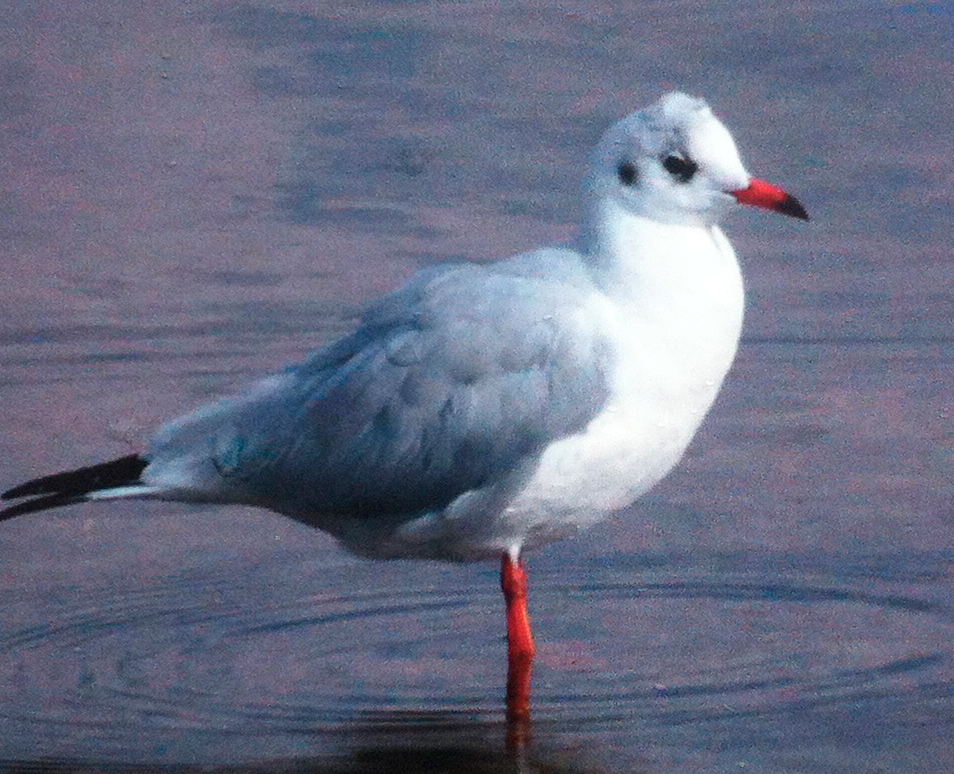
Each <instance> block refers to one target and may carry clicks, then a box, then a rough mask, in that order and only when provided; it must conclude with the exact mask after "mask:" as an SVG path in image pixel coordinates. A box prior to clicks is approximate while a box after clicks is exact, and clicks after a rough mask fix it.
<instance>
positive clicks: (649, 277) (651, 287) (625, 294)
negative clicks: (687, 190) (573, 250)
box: [579, 199, 742, 306]
mask: <svg viewBox="0 0 954 774" xmlns="http://www.w3.org/2000/svg"><path fill="white" fill-rule="evenodd" d="M588 215H589V217H588V218H587V219H586V222H585V225H584V229H583V231H582V233H581V235H580V245H579V247H580V251H581V253H582V254H583V255H584V256H586V260H587V262H588V264H589V266H590V269H591V271H592V273H593V276H594V278H595V280H596V282H597V284H598V285H599V286H600V287H601V289H602V290H603V291H604V292H605V293H606V294H607V295H609V296H611V297H614V298H618V299H621V300H622V299H632V300H636V301H639V302H640V303H641V304H645V303H652V302H653V300H654V299H655V300H656V301H658V302H662V303H664V304H666V305H667V306H668V305H671V304H678V303H679V301H680V299H685V300H686V302H687V303H692V304H698V303H700V302H704V301H705V299H707V298H708V299H710V300H711V299H712V296H713V295H716V296H717V297H718V296H727V297H728V298H727V300H728V301H729V302H731V303H733V304H740V303H741V292H742V284H741V283H742V280H741V276H740V272H739V265H738V262H737V261H736V258H735V252H734V251H733V249H732V246H731V245H730V244H729V242H728V240H727V239H726V238H725V235H724V234H723V233H722V231H721V229H719V228H718V227H717V226H707V225H697V224H693V225H679V224H672V223H659V222H657V221H655V220H652V219H650V218H647V217H645V216H642V215H636V214H633V213H631V212H628V211H627V210H625V209H624V208H623V207H621V206H620V205H619V204H618V203H617V202H615V201H613V200H612V199H602V200H600V201H598V202H596V203H594V204H593V205H592V208H591V211H590V212H589V213H588ZM715 300H718V299H715Z"/></svg>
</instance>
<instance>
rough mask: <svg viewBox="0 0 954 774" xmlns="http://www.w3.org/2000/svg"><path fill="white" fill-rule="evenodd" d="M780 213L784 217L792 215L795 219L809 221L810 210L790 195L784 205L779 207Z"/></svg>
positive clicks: (783, 202)
mask: <svg viewBox="0 0 954 774" xmlns="http://www.w3.org/2000/svg"><path fill="white" fill-rule="evenodd" d="M778 211H779V212H780V213H782V214H783V215H790V216H791V217H793V218H798V219H799V220H809V217H808V210H806V209H805V206H804V205H803V204H802V203H801V202H800V201H799V200H798V199H796V198H795V197H794V196H792V195H791V194H788V196H786V197H785V199H784V200H783V201H782V203H781V204H780V205H779V208H778Z"/></svg>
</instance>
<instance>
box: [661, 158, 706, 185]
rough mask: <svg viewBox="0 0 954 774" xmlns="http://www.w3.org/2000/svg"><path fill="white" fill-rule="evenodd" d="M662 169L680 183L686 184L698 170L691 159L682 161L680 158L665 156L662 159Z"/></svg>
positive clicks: (697, 166)
mask: <svg viewBox="0 0 954 774" xmlns="http://www.w3.org/2000/svg"><path fill="white" fill-rule="evenodd" d="M663 167H665V169H666V171H667V172H668V173H669V174H670V175H672V176H673V177H674V178H676V180H678V181H679V182H680V183H688V182H689V181H690V180H692V176H693V175H694V174H696V170H697V169H699V165H698V164H696V162H694V161H693V160H692V159H684V158H682V156H666V158H664V159H663Z"/></svg>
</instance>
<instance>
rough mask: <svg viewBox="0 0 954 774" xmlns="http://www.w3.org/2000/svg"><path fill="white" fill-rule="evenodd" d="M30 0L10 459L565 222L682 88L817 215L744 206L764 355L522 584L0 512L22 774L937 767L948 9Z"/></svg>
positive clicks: (249, 373)
mask: <svg viewBox="0 0 954 774" xmlns="http://www.w3.org/2000/svg"><path fill="white" fill-rule="evenodd" d="M61 5H63V6H64V7H62V8H56V9H51V8H48V7H46V5H44V4H41V3H33V2H23V3H17V4H15V5H11V7H10V8H8V9H6V14H5V21H4V22H3V26H2V28H0V40H2V42H3V49H2V57H3V67H2V68H0V111H2V115H3V120H2V122H0V146H2V153H0V171H2V174H0V240H2V242H3V246H4V269H3V276H4V279H5V281H4V282H3V283H0V310H2V311H0V405H2V407H3V408H2V410H0V412H2V427H3V433H2V434H0V482H4V486H6V485H12V484H14V483H17V482H18V481H20V480H22V479H24V478H26V477H29V476H32V475H37V474H40V473H44V472H49V471H51V470H57V469H60V468H64V467H70V466H75V465H83V464H88V463H91V462H94V461H97V460H99V459H102V458H108V457H110V456H118V455H121V454H126V453H129V452H130V451H132V450H134V449H135V448H137V444H138V443H139V442H140V441H141V439H143V438H146V437H148V434H149V431H150V429H151V428H152V427H153V426H154V425H155V424H157V423H158V422H161V421H162V420H164V419H166V418H168V417H171V416H175V415H176V414H177V413H178V412H180V411H181V410H183V409H184V408H186V407H188V406H191V405H194V404H196V403H198V402H201V401H203V400H206V399H208V398H210V397H214V396H218V395H222V394H225V393H227V392H228V390H229V389H230V388H232V387H233V386H237V385H241V384H243V383H244V382H246V381H248V380H249V379H250V378H252V377H253V376H254V375H256V374H258V373H261V372H263V371H266V370H268V369H270V368H275V367H277V366H279V365H281V364H282V363H284V362H286V361H288V360H291V359H293V358H295V357H298V356H300V355H301V354H303V353H305V352H307V351H309V350H310V349H311V348H313V347H314V346H316V345H317V344H319V343H321V342H322V341H326V340H328V339H331V338H333V337H334V336H335V335H336V334H338V333H340V332H341V331H343V330H345V329H346V328H347V326H348V325H349V322H350V319H351V317H352V315H353V314H354V312H355V310H356V309H357V308H359V307H360V304H361V303H362V302H363V301H365V300H366V299H368V298H371V297H374V296H376V295H379V294H380V293H383V292H386V290H387V289H389V288H391V287H393V286H394V285H395V284H397V283H398V282H400V281H401V279H402V278H404V277H406V276H407V275H408V274H409V273H410V272H412V271H413V270H414V269H416V268H418V267H419V266H422V265H426V264H429V263H432V262H435V261H439V260H446V259H469V260H477V261H486V260H492V259H493V258H495V257H498V256H501V255H506V254H509V253H511V252H513V251H516V250H520V249H525V248H528V247H530V246H533V245H536V244H539V243H543V242H552V241H558V240H560V239H564V238H566V237H568V236H570V235H571V234H572V233H573V225H572V224H573V222H574V220H575V200H576V190H577V185H578V180H579V177H580V174H581V172H582V169H583V167H584V164H585V149H587V148H589V147H590V145H591V144H592V143H593V142H594V140H595V139H596V138H597V136H598V135H599V133H600V132H601V131H602V129H603V128H604V127H605V126H606V125H607V124H608V123H609V122H610V121H611V120H613V119H614V118H615V117H617V116H619V115H620V114H622V113H624V112H626V111H628V110H630V109H631V108H632V107H634V106H637V105H641V104H645V103H646V102H648V101H649V100H651V99H654V98H655V97H656V96H657V95H658V93H659V92H660V91H662V90H664V89H666V88H670V87H672V86H674V85H679V86H681V87H683V88H686V89H687V90H690V91H694V92H697V93H700V94H703V95H705V96H706V97H708V98H709V99H710V101H711V102H712V103H713V104H714V106H715V107H716V109H717V112H719V113H720V115H722V116H723V117H724V118H725V119H726V121H727V123H728V124H729V125H730V127H731V128H732V129H733V131H734V132H735V134H736V137H737V139H738V140H739V143H740V145H741V147H742V150H743V155H744V156H745V158H746V160H747V162H748V164H749V167H750V169H751V170H752V171H753V173H754V174H757V175H758V176H760V177H765V178H767V179H770V180H773V181H775V182H778V183H780V184H783V185H784V186H785V187H786V188H788V189H790V190H792V191H793V192H795V193H796V194H798V195H799V197H800V198H801V199H802V200H803V201H804V202H805V204H806V206H807V207H808V209H809V211H810V213H811V215H812V217H813V220H812V221H811V222H810V223H808V224H797V223H793V222H789V221H787V220H784V219H779V218H772V217H768V216H764V215H763V214H761V213H745V214H743V213H740V214H739V215H738V216H737V217H735V218H733V219H732V220H733V222H731V223H728V224H727V231H728V232H729V234H730V237H731V238H732V241H733V243H734V244H735V246H736V249H737V251H738V252H739V254H740V256H741V258H742V260H743V263H744V267H745V271H746V279H747V284H748V288H749V299H750V303H749V315H748V318H747V321H746V335H745V341H744V342H743V346H742V348H741V351H740V355H739V359H738V362H737V364H736V366H735V368H734V369H733V372H732V374H730V377H729V379H728V381H727V384H726V387H725V389H724V391H723V394H722V395H721V396H720V399H719V401H718V403H717V405H716V408H715V409H714V410H713V413H712V415H711V416H710V418H709V419H708V420H707V421H706V424H705V426H704V427H703V430H702V432H701V433H700V436H699V437H698V439H697V440H696V442H695V443H694V444H693V447H692V449H691V450H690V452H689V454H688V455H687V458H686V459H685V460H684V462H683V463H682V465H681V466H680V468H679V469H678V470H677V471H676V472H675V473H673V474H672V475H671V476H670V477H669V479H667V480H666V481H665V482H664V483H663V484H662V485H661V486H660V487H658V488H657V489H656V490H655V491H654V492H653V493H652V494H651V495H650V496H649V497H647V498H644V500H643V501H641V502H640V503H639V504H637V505H636V506H634V507H633V508H631V509H630V510H629V511H627V512H626V513H625V514H623V515H622V516H621V517H620V518H619V519H616V520H614V521H611V522H607V523H605V524H603V525H600V526H599V527H597V528H596V529H594V530H593V531H592V532H590V533H587V534H586V535H583V536H581V537H579V538H577V539H574V540H571V541H566V542H564V543H560V544H557V545H554V546H551V547H549V548H547V549H545V550H543V551H540V552H539V553H537V554H534V555H533V556H531V557H530V572H531V612H532V615H533V618H534V624H535V627H536V633H537V638H538V647H539V654H538V663H537V667H536V671H535V682H534V692H535V693H534V713H535V714H534V726H533V729H532V736H531V739H530V742H529V745H528V746H527V748H526V749H525V750H523V752H522V753H521V754H520V755H514V754H513V753H512V751H511V752H508V751H507V749H506V743H505V737H506V731H507V729H506V728H505V726H504V722H503V717H502V714H503V713H502V698H503V697H502V694H503V688H504V667H505V664H504V654H505V641H504V628H503V627H504V621H503V615H502V601H501V600H500V599H499V598H498V597H499V591H498V581H497V578H496V571H497V568H496V567H495V566H490V565H486V566H485V565H465V566H450V565H448V566H444V565H439V564H429V563H415V562H387V563H372V562H363V561H360V560H357V559H353V558H351V557H349V556H347V555H345V554H344V553H343V552H341V551H340V549H338V548H337V547H335V546H334V544H333V543H332V541H330V539H328V538H327V537H326V536H324V535H322V534H321V533H318V532H315V531H312V530H309V529H307V528H305V527H302V526H300V525H296V524H292V523H290V522H288V521H286V520H283V519H281V518H279V517H276V516H273V515H270V514H267V513H263V512H259V511H254V510H250V509H240V508H231V509H229V508H208V509H197V508H185V507H182V506H175V505H162V504H145V505H144V504H136V503H122V504H110V505H100V506H89V505H88V506H82V507H76V508H72V509H64V510H61V511H58V512H54V513H49V514H39V515H35V516H29V517H25V518H21V519H16V520H13V521H11V522H6V523H4V524H2V525H0V654H2V655H0V760H3V761H7V762H9V765H11V766H20V767H27V766H34V765H36V764H37V762H40V761H42V762H43V765H44V766H48V767H53V766H55V767H59V768H63V769H69V768H75V767H76V766H80V765H81V766H83V767H86V768H87V769H88V768H90V767H94V768H95V767H96V766H106V765H121V766H124V767H128V766H131V765H139V766H149V765H161V764H169V763H173V764H189V763H191V764H202V765H220V766H223V767H236V768H243V769H247V768H248V767H249V766H253V765H254V766H255V767H258V768H263V769H268V770H289V769H303V770H304V769H307V770H314V771H334V772H337V771H348V772H350V771H444V770H454V771H458V770H459V771H518V770H519V771H565V772H576V771H647V772H654V771H666V772H723V771H724V772H728V771H733V772H735V771H740V770H745V769H749V770H757V771H760V772H825V773H826V774H827V773H828V772H868V771H873V770H888V771H894V770H902V769H903V770H909V771H919V772H939V773H940V772H948V771H950V770H951V769H952V768H954V744H952V743H951V742H950V738H951V737H952V736H954V696H952V691H954V680H952V677H954V676H952V664H954V644H952V643H954V637H952V633H954V632H952V628H954V591H952V588H954V584H952V577H954V518H952V513H951V505H950V503H951V501H952V495H954V484H952V475H951V474H952V471H954V453H952V451H951V449H952V439H954V428H952V417H954V407H952V405H951V397H950V396H951V395H952V390H951V376H950V374H951V365H952V359H954V356H952V354H951V353H952V351H954V348H952V346H951V345H952V343H954V335H952V331H951V322H950V321H951V315H952V311H954V309H952V302H951V299H952V298H954V293H952V287H951V284H952V280H951V274H952V272H951V270H950V256H951V252H952V245H951V237H950V231H949V225H950V222H951V216H952V214H954V212H952V207H951V204H950V176H949V174H948V173H947V172H946V170H947V167H948V164H947V160H948V159H950V158H951V156H952V151H954V148H952V147H951V146H952V144H954V141H952V137H954V133H952V132H951V123H950V117H949V111H948V110H947V107H946V105H947V101H946V97H945V95H947V94H949V93H951V91H952V89H951V86H952V85H954V84H951V80H952V78H951V71H950V67H949V65H948V63H949V62H950V61H952V59H954V57H952V54H954V52H952V51H951V49H952V47H954V43H952V41H954V35H952V34H951V33H952V32H954V30H952V29H951V28H952V26H954V14H951V12H950V8H949V6H948V5H946V4H938V3H899V4H893V5H887V4H885V5H883V6H872V5H870V4H867V3H847V4H846V3H838V4H828V5H826V4H812V5H800V4H796V5H794V6H792V5H787V6H785V7H784V8H781V7H779V8H778V9H772V8H762V9H759V10H752V9H751V8H747V7H746V8H743V7H742V6H740V5H738V4H734V3H728V2H715V3H707V4H701V3H693V2H683V3H677V4H673V3H667V4H665V6H663V5H661V4H656V3H645V4H639V5H638V6H633V7H628V6H626V5H620V4H607V5H606V6H601V5H599V4H593V3H586V4H584V3H572V2H571V3H563V4H561V5H560V6H559V8H556V7H553V6H548V5H545V4H542V3H534V2H524V3H512V4H508V5H507V6H505V7H497V6H491V5H488V4H482V3H458V4H452V5H451V4H436V5H429V6H419V5H416V4H410V3H409V4H403V3H398V4H380V3H371V2H368V3H360V2H359V3H353V2H352V3H347V4H336V3H323V4H321V10H320V11H316V10H315V7H314V4H306V3H296V2H293V1H292V0H282V1H281V2H279V1H274V2H268V3H263V4H258V5H243V6H233V5H229V4H213V3H207V2H196V3H190V4H188V6H187V7H183V8H179V7H176V8H173V7H172V6H169V7H168V8H167V9H164V8H161V7H153V6H152V5H151V4H147V5H146V6H145V7H141V8H137V9H132V8H131V7H130V6H128V4H123V3H118V2H97V3H91V2H76V3H70V4H61Z"/></svg>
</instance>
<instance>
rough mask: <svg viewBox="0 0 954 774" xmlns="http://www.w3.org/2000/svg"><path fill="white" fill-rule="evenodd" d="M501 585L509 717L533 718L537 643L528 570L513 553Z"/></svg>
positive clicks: (507, 559)
mask: <svg viewBox="0 0 954 774" xmlns="http://www.w3.org/2000/svg"><path fill="white" fill-rule="evenodd" d="M500 587H501V588H502V589H503V593H504V600H505V601H506V603H507V718H508V720H510V721H515V720H516V721H527V720H529V718H530V674H531V672H532V671H533V657H534V655H535V654H536V646H535V645H534V644H533V634H532V632H531V631H530V616H529V614H528V613H527V572H526V570H524V568H523V561H522V560H521V559H515V558H513V557H511V556H510V554H504V555H503V561H502V562H501V564H500Z"/></svg>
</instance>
